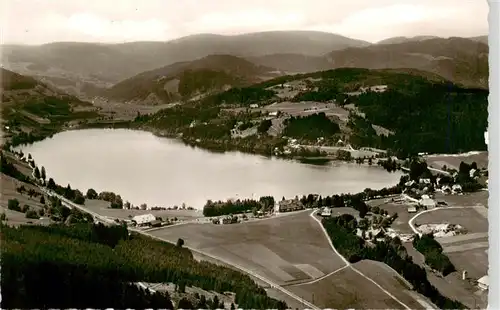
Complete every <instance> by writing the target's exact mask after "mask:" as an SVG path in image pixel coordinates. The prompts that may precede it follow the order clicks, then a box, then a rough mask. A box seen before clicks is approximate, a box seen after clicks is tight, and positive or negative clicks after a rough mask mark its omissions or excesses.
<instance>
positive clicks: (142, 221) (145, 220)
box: [125, 213, 162, 227]
mask: <svg viewBox="0 0 500 310" xmlns="http://www.w3.org/2000/svg"><path fill="white" fill-rule="evenodd" d="M125 223H126V224H127V225H134V226H138V227H147V226H150V227H159V226H161V225H162V221H161V220H159V219H157V218H156V216H154V215H153V214H151V213H148V214H141V215H136V216H134V217H132V218H131V219H129V220H125Z"/></svg>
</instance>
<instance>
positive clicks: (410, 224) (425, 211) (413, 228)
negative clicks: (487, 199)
mask: <svg viewBox="0 0 500 310" xmlns="http://www.w3.org/2000/svg"><path fill="white" fill-rule="evenodd" d="M466 208H470V207H464V206H460V207H457V206H455V207H446V208H434V209H429V210H424V211H422V212H419V213H417V214H415V215H414V216H413V217H412V218H411V219H410V220H409V221H408V225H409V226H410V228H411V230H413V232H414V233H415V234H417V235H419V236H420V237H422V233H421V232H420V231H419V230H418V229H417V227H415V224H413V222H415V220H416V219H417V217H419V216H420V215H422V214H424V213H429V212H434V211H439V210H448V209H466Z"/></svg>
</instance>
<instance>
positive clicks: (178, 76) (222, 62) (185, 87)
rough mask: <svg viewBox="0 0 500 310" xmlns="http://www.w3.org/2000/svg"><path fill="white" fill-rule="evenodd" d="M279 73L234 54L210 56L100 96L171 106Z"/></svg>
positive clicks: (150, 74)
mask: <svg viewBox="0 0 500 310" xmlns="http://www.w3.org/2000/svg"><path fill="white" fill-rule="evenodd" d="M276 71H277V70H276V69H275V68H270V67H265V66H260V65H255V64H253V63H252V62H250V61H248V60H245V59H243V58H239V57H236V56H232V55H210V56H207V57H203V58H201V59H197V60H194V61H191V62H179V63H175V64H172V65H169V66H164V67H161V68H158V69H155V70H150V71H146V72H143V73H141V74H138V75H136V76H133V77H131V78H129V79H126V80H124V81H121V82H119V83H117V84H116V85H114V86H113V87H111V88H109V89H107V90H104V91H103V92H102V93H101V95H103V96H105V97H106V98H109V99H113V100H127V101H139V102H142V103H149V104H159V103H168V102H172V101H176V100H181V99H190V98H192V97H193V96H200V95H205V94H208V93H214V92H219V91H223V90H227V89H229V88H231V87H234V86H246V85H250V84H253V83H257V82H260V81H262V80H265V79H266V78H271V77H276V76H277V75H279V74H280V73H279V72H276Z"/></svg>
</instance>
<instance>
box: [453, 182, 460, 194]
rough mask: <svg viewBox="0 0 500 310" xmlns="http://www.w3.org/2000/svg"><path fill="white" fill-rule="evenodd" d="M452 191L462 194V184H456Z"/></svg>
mask: <svg viewBox="0 0 500 310" xmlns="http://www.w3.org/2000/svg"><path fill="white" fill-rule="evenodd" d="M451 190H452V191H453V192H455V193H461V192H462V186H461V185H460V184H455V185H453V186H452V187H451Z"/></svg>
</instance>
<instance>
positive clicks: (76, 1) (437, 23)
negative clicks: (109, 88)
mask: <svg viewBox="0 0 500 310" xmlns="http://www.w3.org/2000/svg"><path fill="white" fill-rule="evenodd" d="M493 1H496V0H493ZM488 11H489V6H488V2H487V1H486V0H250V1H247V0H2V1H0V27H1V28H0V31H1V33H0V41H1V42H2V43H15V44H43V43H49V42H60V41H73V42H103V43H119V42H130V41H168V40H172V39H175V38H179V37H183V36H187V35H192V34H197V33H215V34H224V35H235V34H241V33H248V32H259V31H270V30H316V31H324V32H331V33H337V34H340V35H343V36H347V37H351V38H355V39H360V40H366V41H369V42H377V41H379V40H382V39H386V38H389V37H395V36H408V37H411V36H417V35H436V36H441V37H450V36H462V37H470V36H478V35H485V34H487V33H488Z"/></svg>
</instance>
